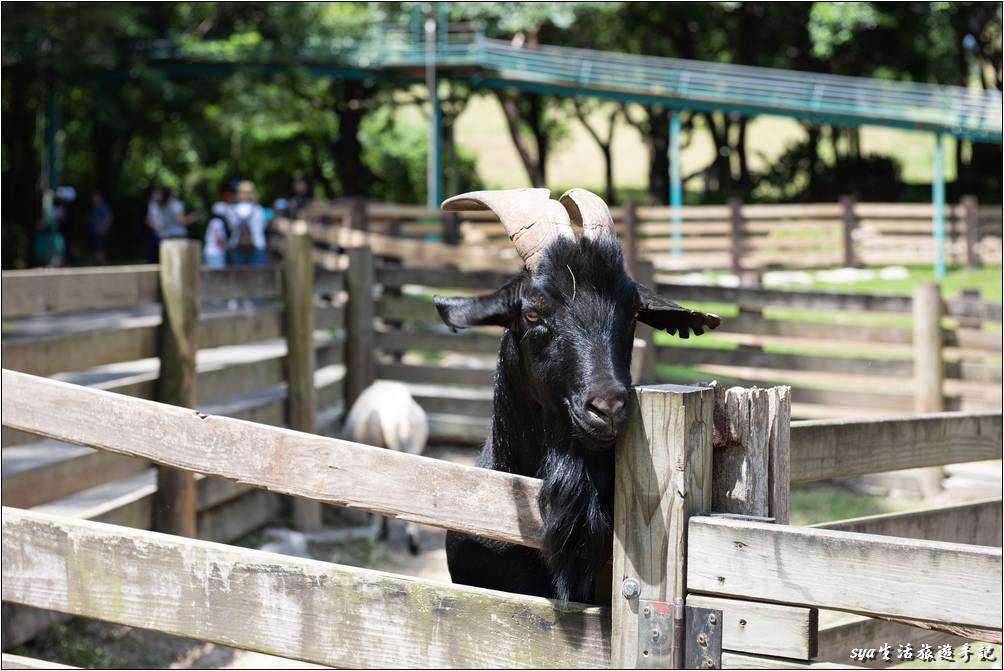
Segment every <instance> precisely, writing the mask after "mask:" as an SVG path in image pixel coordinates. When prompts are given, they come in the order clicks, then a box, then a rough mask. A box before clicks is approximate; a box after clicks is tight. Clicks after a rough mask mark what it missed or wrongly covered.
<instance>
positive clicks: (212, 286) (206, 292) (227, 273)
mask: <svg viewBox="0 0 1004 671" xmlns="http://www.w3.org/2000/svg"><path fill="white" fill-rule="evenodd" d="M199 287H200V294H199V296H200V298H201V300H204V301H207V300H216V301H222V300H231V299H238V300H244V299H248V298H276V297H278V296H279V295H280V293H281V292H282V278H281V276H280V274H279V269H278V268H276V267H274V266H264V267H261V268H221V269H216V268H204V269H203V270H202V279H201V282H200V285H199Z"/></svg>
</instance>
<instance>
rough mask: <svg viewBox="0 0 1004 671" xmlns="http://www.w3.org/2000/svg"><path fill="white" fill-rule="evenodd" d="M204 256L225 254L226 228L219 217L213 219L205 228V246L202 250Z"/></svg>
mask: <svg viewBox="0 0 1004 671" xmlns="http://www.w3.org/2000/svg"><path fill="white" fill-rule="evenodd" d="M202 250H203V252H204V253H205V254H206V256H219V255H223V254H226V253H227V227H226V226H225V225H224V223H223V220H222V219H220V218H219V217H213V218H212V219H211V220H210V221H209V226H207V227H206V244H205V246H204V247H203V248H202Z"/></svg>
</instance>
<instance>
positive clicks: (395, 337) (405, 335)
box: [376, 330, 500, 354]
mask: <svg viewBox="0 0 1004 671" xmlns="http://www.w3.org/2000/svg"><path fill="white" fill-rule="evenodd" d="M499 341H500V339H499V336H498V335H497V334H493V333H471V332H467V333H455V334H454V333H415V332H412V331H396V330H395V331H386V332H383V333H377V334H376V348H377V349H382V350H386V351H389V352H407V351H430V352H471V353H475V354H496V353H497V352H498V351H499Z"/></svg>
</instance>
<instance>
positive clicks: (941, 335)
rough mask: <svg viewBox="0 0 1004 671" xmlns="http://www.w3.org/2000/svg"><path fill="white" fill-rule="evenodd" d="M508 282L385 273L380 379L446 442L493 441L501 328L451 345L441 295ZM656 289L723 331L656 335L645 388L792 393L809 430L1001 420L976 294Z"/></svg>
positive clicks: (428, 271)
mask: <svg viewBox="0 0 1004 671" xmlns="http://www.w3.org/2000/svg"><path fill="white" fill-rule="evenodd" d="M506 278H507V274H506V273H502V272H491V271H464V270H456V269H450V268H435V269H432V268H408V267H402V266H400V265H398V264H396V263H394V264H387V263H381V264H378V265H377V267H376V272H375V276H374V282H375V284H376V285H377V288H376V290H375V293H376V295H377V296H378V299H377V301H376V305H375V317H376V320H375V321H374V325H373V333H372V336H371V338H372V342H373V343H374V347H375V350H376V353H375V356H376V369H375V371H374V374H375V376H376V377H377V378H380V379H387V380H397V381H400V382H404V383H406V384H408V385H409V386H410V388H411V390H412V393H413V394H414V396H415V397H416V399H417V400H418V402H419V404H421V405H422V406H423V407H424V408H425V410H426V412H427V413H429V416H430V423H431V435H432V436H433V437H434V438H435V439H437V440H449V441H457V442H470V443H479V442H481V441H483V440H484V437H485V435H487V426H488V417H489V416H490V414H491V377H492V372H493V370H494V366H495V355H496V352H497V350H498V336H497V333H496V332H495V331H494V330H493V329H477V328H474V329H468V330H466V331H464V332H462V333H451V332H450V330H449V329H448V328H446V327H445V326H444V325H443V324H442V322H441V320H440V319H439V316H438V314H437V313H436V310H435V307H434V306H433V304H432V302H431V300H430V296H431V295H432V294H433V293H436V292H440V293H443V292H447V293H450V292H453V293H455V292H486V291H491V290H494V289H495V288H497V287H498V286H500V285H501V284H502V283H503V282H504V281H505V280H506ZM657 286H658V290H659V292H660V293H661V294H663V295H665V296H667V297H669V298H672V299H674V300H678V301H680V302H682V303H684V304H689V305H698V306H702V309H711V310H713V311H715V312H717V313H719V314H722V315H723V317H724V319H723V323H722V326H721V327H720V328H719V329H718V330H717V331H715V332H712V333H709V334H705V335H704V336H701V337H700V338H691V339H690V340H687V341H682V340H679V339H677V338H672V337H668V336H665V335H664V334H656V337H655V338H654V339H652V336H651V335H650V334H649V335H648V336H647V337H648V338H650V339H651V342H652V344H653V345H654V347H653V350H654V359H655V365H653V366H652V367H648V368H647V370H646V367H643V368H642V370H643V371H646V372H643V373H642V374H641V375H639V374H637V373H636V374H635V380H637V381H642V382H656V381H658V382H672V383H683V384H688V383H694V382H708V381H711V380H714V379H717V380H720V381H723V382H725V383H729V384H757V385H759V386H770V385H772V384H787V385H791V386H792V413H793V416H794V417H796V418H798V419H816V418H833V417H853V416H863V415H872V416H875V415H888V414H890V413H893V414H896V413H905V412H912V411H921V412H934V411H939V410H980V409H988V408H999V407H1000V402H1001V331H1000V328H1001V327H1000V324H1001V306H1000V304H999V303H991V302H987V301H984V300H982V299H980V298H979V297H976V296H971V295H965V296H960V297H959V298H958V299H955V300H946V301H944V302H942V301H940V299H937V298H935V299H934V300H933V301H932V300H926V299H925V298H927V299H929V298H930V294H931V292H932V291H933V292H936V291H937V289H936V287H931V286H924V287H920V288H918V290H917V292H916V294H915V295H914V296H908V295H907V296H901V295H876V294H845V293H837V292H822V291H787V290H785V291H780V290H765V289H730V288H722V287H715V286H692V285H671V284H665V283H659V284H658V285H657ZM918 362H920V363H918ZM939 372H940V373H939ZM932 373H933V375H932Z"/></svg>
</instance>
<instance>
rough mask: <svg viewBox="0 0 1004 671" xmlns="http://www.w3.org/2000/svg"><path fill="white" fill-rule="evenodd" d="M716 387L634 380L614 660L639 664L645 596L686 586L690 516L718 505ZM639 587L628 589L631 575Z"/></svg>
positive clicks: (617, 506) (623, 480)
mask: <svg viewBox="0 0 1004 671" xmlns="http://www.w3.org/2000/svg"><path fill="white" fill-rule="evenodd" d="M714 407H715V398H714V391H713V390H712V389H710V388H706V387H679V386H673V385H663V386H640V387H634V389H633V394H632V398H631V409H630V413H631V414H630V420H629V423H628V426H627V429H626V430H625V431H624V433H623V435H622V436H621V438H620V440H619V441H618V443H617V447H616V475H615V481H614V549H613V584H612V591H611V593H612V594H613V599H612V603H611V620H612V621H611V641H610V650H611V659H610V662H611V666H612V667H614V668H636V667H637V665H638V663H639V661H641V657H642V656H643V655H644V651H640V650H639V645H638V627H639V624H638V619H639V615H638V602H639V600H640V599H655V600H658V601H668V602H671V603H672V602H673V601H674V599H676V598H680V602H681V603H682V599H683V597H684V596H685V595H686V593H687V589H688V587H687V584H686V575H687V573H686V562H687V561H688V551H687V519H688V518H689V517H690V516H691V515H693V514H696V513H699V512H703V511H705V510H708V509H709V508H710V506H711V465H712V464H711V460H712V435H711V434H712V428H713V425H714V419H713V417H714ZM628 579H632V580H635V581H637V583H638V585H639V588H640V589H639V592H638V593H637V594H634V595H631V596H630V598H629V597H628V596H625V595H624V594H623V589H622V584H623V582H624V581H625V580H628Z"/></svg>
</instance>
